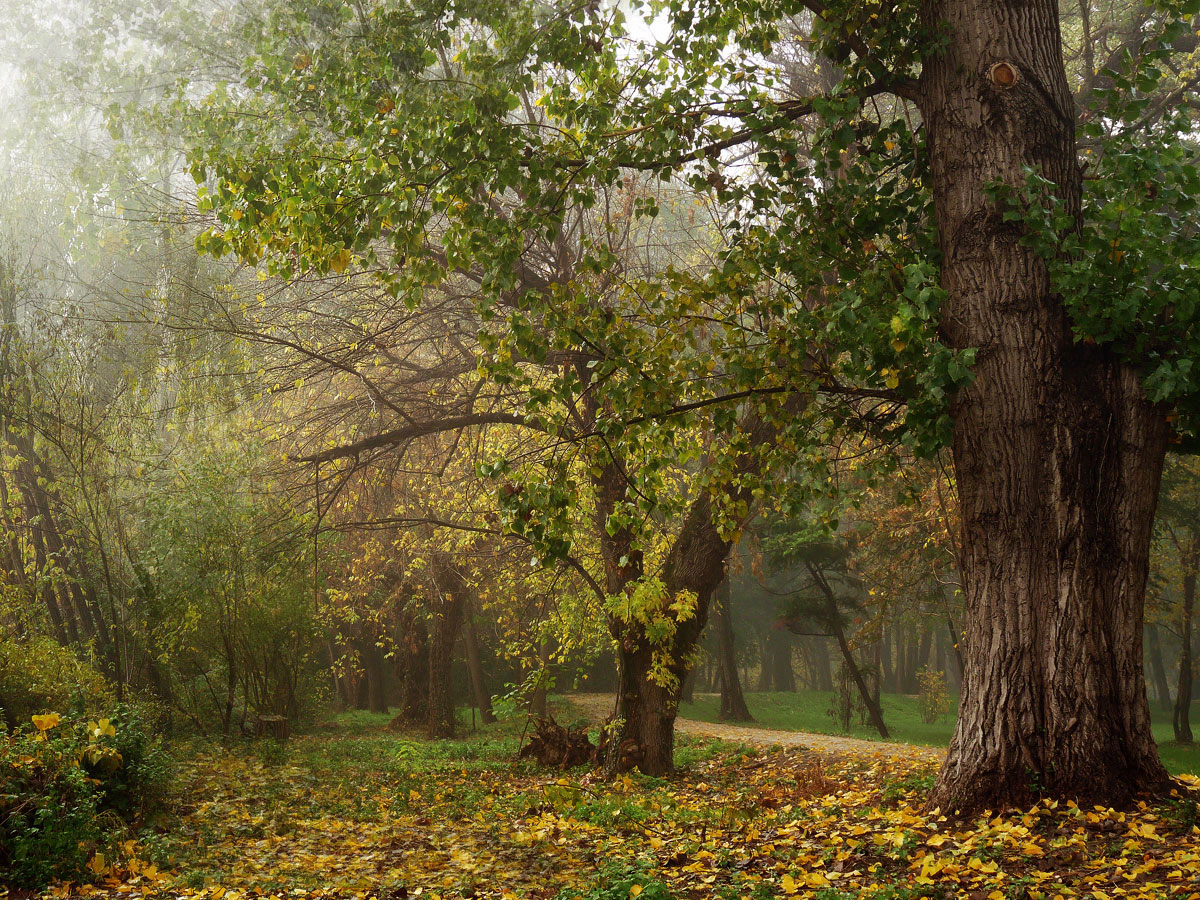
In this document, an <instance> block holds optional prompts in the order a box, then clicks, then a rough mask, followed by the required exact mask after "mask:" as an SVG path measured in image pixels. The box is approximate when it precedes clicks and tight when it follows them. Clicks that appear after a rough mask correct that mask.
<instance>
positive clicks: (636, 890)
mask: <svg viewBox="0 0 1200 900" xmlns="http://www.w3.org/2000/svg"><path fill="white" fill-rule="evenodd" d="M641 892H642V886H641V885H640V884H635V885H631V886H630V888H629V896H630V897H636V896H637V895H638V894H640V893H641Z"/></svg>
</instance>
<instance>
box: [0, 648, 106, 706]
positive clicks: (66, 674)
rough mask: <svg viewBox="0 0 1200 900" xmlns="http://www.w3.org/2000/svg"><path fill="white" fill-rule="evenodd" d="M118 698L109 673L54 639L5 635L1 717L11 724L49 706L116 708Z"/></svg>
mask: <svg viewBox="0 0 1200 900" xmlns="http://www.w3.org/2000/svg"><path fill="white" fill-rule="evenodd" d="M113 700H114V698H113V695H112V692H111V691H110V690H109V687H108V685H107V683H106V682H105V680H104V677H103V676H102V675H101V674H100V673H99V672H97V671H96V669H95V668H94V667H92V666H91V665H89V664H88V663H86V662H84V661H82V660H81V659H79V657H78V656H77V655H76V654H75V653H74V652H73V651H72V650H70V649H68V648H66V647H63V646H61V645H60V644H59V643H58V642H57V641H55V640H53V639H52V638H49V637H46V636H35V637H32V638H28V639H24V640H17V639H16V638H11V637H6V638H0V721H6V722H7V723H8V725H9V727H15V726H17V725H19V724H22V723H24V724H28V723H29V719H30V717H31V716H33V715H36V714H37V713H40V712H43V711H45V710H47V709H63V710H65V709H72V708H74V709H79V710H82V711H87V712H98V711H100V710H104V709H111V708H112V703H113Z"/></svg>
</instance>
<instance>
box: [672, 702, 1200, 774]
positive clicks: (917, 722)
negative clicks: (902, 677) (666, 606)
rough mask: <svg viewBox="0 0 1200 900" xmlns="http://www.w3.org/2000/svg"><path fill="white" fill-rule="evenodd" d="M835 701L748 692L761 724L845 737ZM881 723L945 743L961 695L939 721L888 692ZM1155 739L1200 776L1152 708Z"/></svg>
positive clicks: (696, 712) (699, 707) (930, 742)
mask: <svg viewBox="0 0 1200 900" xmlns="http://www.w3.org/2000/svg"><path fill="white" fill-rule="evenodd" d="M832 701H833V693H832V692H831V691H797V692H795V693H790V692H786V691H777V692H769V693H754V692H751V693H747V694H746V705H747V706H749V707H750V712H751V713H752V714H753V716H754V718H755V722H754V723H753V724H754V725H756V726H757V727H759V728H768V729H775V730H778V731H807V732H809V733H812V734H829V735H841V734H842V732H840V731H838V729H837V727H836V726H835V725H834V723H833V720H832V719H831V718H830V717H829V715H828V714H827V712H826V710H828V709H829V707H830V705H831V703H832ZM880 702H881V704H882V706H883V721H884V723H885V724H886V725H887V727H888V730H889V731H890V732H891V739H892V740H894V741H898V742H900V743H904V744H919V745H922V746H926V747H945V746H946V745H947V744H949V743H950V736H951V735H952V734H953V732H954V717H955V716H956V715H957V714H958V698H957V697H951V698H950V714H949V715H945V716H942V718H941V719H939V720H938V721H937V722H934V723H933V724H927V723H925V722H922V721H921V712H920V708H919V704H918V700H917V698H916V697H913V696H908V695H905V694H884V695H883V696H882V698H881V700H880ZM720 708H721V698H720V697H718V696H716V695H700V696H698V697H697V698H696V702H695V703H684V704H681V705H680V707H679V714H680V715H681V716H684V717H686V718H689V719H699V720H700V721H702V722H716V721H718V718H717V714H718V713H719V712H720ZM1192 709H1193V711H1192V721H1193V722H1200V701H1197V702H1196V703H1195V704H1193V707H1192ZM1153 712H1154V723H1153V729H1154V739H1155V740H1156V741H1158V751H1159V754H1160V755H1161V756H1162V760H1163V764H1164V765H1165V766H1166V767H1167V770H1168V771H1170V772H1172V773H1174V774H1176V775H1180V774H1192V775H1198V774H1200V744H1192V745H1185V744H1177V743H1175V742H1174V740H1173V738H1174V734H1173V732H1172V731H1171V721H1170V718H1169V716H1167V715H1166V714H1164V713H1162V711H1161V710H1159V709H1154V710H1153ZM849 736H850V737H856V738H862V739H864V740H874V741H878V740H881V738H880V737H879V733H878V732H877V731H875V729H874V728H872V727H871V726H870V725H869V724H867V725H863V724H860V723H857V722H856V723H854V724H853V725H852V726H851V728H850V732H849Z"/></svg>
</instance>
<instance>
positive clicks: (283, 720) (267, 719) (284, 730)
mask: <svg viewBox="0 0 1200 900" xmlns="http://www.w3.org/2000/svg"><path fill="white" fill-rule="evenodd" d="M289 733H290V732H289V731H288V720H287V717H286V716H258V717H256V718H255V720H254V736H255V737H273V738H275V739H277V740H280V741H286V740H287V739H288V734H289Z"/></svg>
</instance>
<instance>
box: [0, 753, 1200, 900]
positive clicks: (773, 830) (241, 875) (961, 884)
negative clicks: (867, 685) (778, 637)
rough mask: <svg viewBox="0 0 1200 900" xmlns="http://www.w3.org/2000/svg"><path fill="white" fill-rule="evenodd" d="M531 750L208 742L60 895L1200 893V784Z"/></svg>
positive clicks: (852, 762) (592, 899)
mask: <svg viewBox="0 0 1200 900" xmlns="http://www.w3.org/2000/svg"><path fill="white" fill-rule="evenodd" d="M480 748H483V749H480ZM513 749H514V745H513V744H512V743H511V742H504V741H501V742H499V743H497V744H496V745H495V746H494V747H492V748H491V749H488V745H487V744H486V743H481V742H478V741H477V742H474V743H471V744H469V745H468V744H455V743H453V742H443V743H441V744H428V745H426V744H421V743H418V742H413V741H405V740H402V739H397V738H396V736H395V735H392V734H386V733H372V732H370V731H364V732H362V733H358V734H353V735H348V736H347V735H337V734H314V735H308V736H303V737H300V738H297V739H295V740H294V741H293V742H292V744H291V745H290V746H288V747H285V748H276V749H274V750H272V751H271V752H263V751H262V750H261V749H259V750H252V749H243V748H235V749H221V748H215V747H212V746H203V745H201V746H198V747H193V748H192V749H191V751H190V752H189V753H188V754H187V755H186V761H185V762H184V766H185V769H186V776H185V779H184V784H183V786H182V789H181V791H180V802H179V804H178V807H177V811H176V815H175V817H174V819H173V821H171V822H170V823H169V825H168V827H166V828H165V830H164V831H163V832H162V833H154V832H147V833H145V834H143V835H142V836H141V839H139V840H125V841H123V842H121V843H119V844H117V845H116V846H115V847H114V848H110V849H109V851H108V853H107V854H102V853H97V854H96V856H95V857H94V858H93V859H92V865H91V869H92V872H93V874H94V875H95V882H94V883H91V884H82V885H80V884H60V885H56V886H55V887H53V888H52V889H51V890H50V891H49V892H48V895H49V896H53V897H92V898H130V900H140V898H156V900H157V898H177V900H250V898H279V900H285V898H293V900H300V898H308V900H321V898H356V900H407V898H416V897H425V898H431V900H444V898H445V900H448V898H459V897H461V898H500V900H572V898H581V900H625V898H632V897H639V896H640V897H642V898H643V900H655V898H661V900H666V898H708V897H714V898H737V900H741V898H746V900H766V898H793V897H794V898H805V900H807V898H812V900H841V898H846V900H850V898H857V897H866V898H878V900H902V898H918V897H931V898H938V897H945V898H950V897H964V898H967V900H1020V898H1032V900H1041V898H1047V900H1057V898H1060V897H1061V898H1064V900H1065V898H1075V897H1079V898H1094V900H1112V898H1118V897H1123V898H1181V900H1185V898H1186V900H1200V821H1198V817H1197V800H1200V779H1196V778H1194V777H1189V776H1185V777H1184V778H1183V779H1182V780H1181V781H1180V783H1179V789H1178V791H1177V792H1176V796H1175V797H1173V798H1171V800H1170V801H1168V802H1165V803H1156V804H1153V805H1150V804H1145V803H1143V804H1140V805H1139V806H1138V807H1137V808H1136V809H1134V810H1132V811H1117V810H1111V809H1103V808H1091V809H1084V808H1080V807H1078V806H1077V805H1075V804H1073V803H1070V802H1059V803H1056V802H1041V803H1038V804H1036V805H1034V806H1032V807H1030V808H1029V809H1027V810H1021V811H1010V812H1008V813H1005V814H1001V815H991V814H989V815H984V816H979V817H977V818H975V819H972V820H969V821H957V822H956V821H951V820H949V819H947V817H945V816H943V815H941V814H940V813H938V812H929V811H926V810H925V809H924V804H925V797H926V794H927V792H928V789H929V787H930V785H931V784H932V779H933V775H934V773H935V771H936V769H935V763H933V762H931V761H930V759H929V758H928V757H922V756H919V755H917V756H914V755H910V754H891V755H888V754H885V753H883V752H874V753H865V752H864V753H841V754H837V755H831V754H821V753H817V752H814V751H810V750H805V749H796V748H788V749H786V750H784V749H774V750H771V751H756V750H752V749H748V748H745V747H742V748H737V747H733V746H731V745H728V744H721V743H719V742H713V741H710V742H707V743H701V742H696V741H687V742H685V744H684V746H683V749H682V750H681V752H680V756H681V757H682V758H686V759H687V760H688V764H687V765H686V766H685V768H684V770H683V771H682V772H681V774H680V775H678V776H677V777H674V778H671V779H653V778H646V777H642V776H636V775H626V776H624V777H622V778H619V779H616V780H613V781H606V780H603V779H600V778H598V777H597V776H596V775H595V774H594V773H588V772H585V771H583V770H574V771H572V772H551V773H547V772H546V771H545V770H537V769H535V768H532V767H531V766H530V765H529V764H527V763H518V762H514V761H513V760H512V756H513V753H512V750H513ZM3 896H5V891H4V890H3V888H0V897H3Z"/></svg>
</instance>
